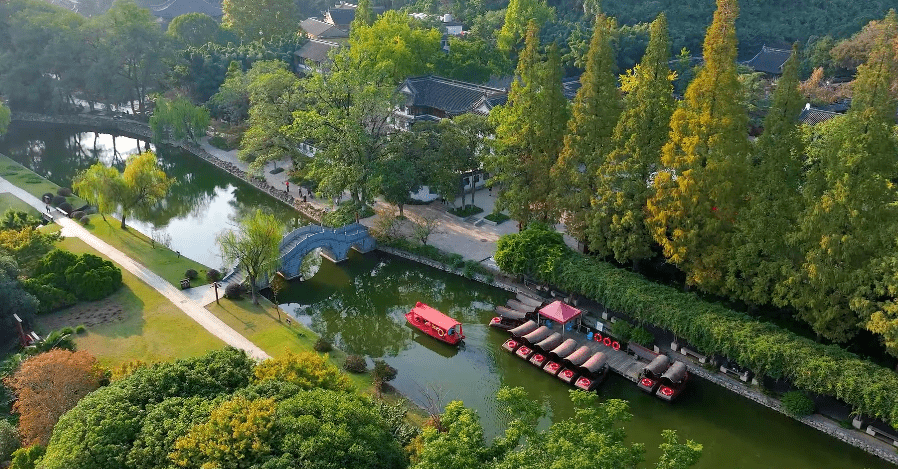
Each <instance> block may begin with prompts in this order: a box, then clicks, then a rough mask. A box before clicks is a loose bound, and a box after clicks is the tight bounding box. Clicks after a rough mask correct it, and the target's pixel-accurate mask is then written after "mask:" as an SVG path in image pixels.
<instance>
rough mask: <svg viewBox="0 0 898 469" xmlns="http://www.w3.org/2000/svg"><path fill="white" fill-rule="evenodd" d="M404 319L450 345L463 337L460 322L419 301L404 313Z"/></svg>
mask: <svg viewBox="0 0 898 469" xmlns="http://www.w3.org/2000/svg"><path fill="white" fill-rule="evenodd" d="M405 319H406V320H408V323H409V324H411V325H412V326H415V327H416V328H418V329H419V330H420V331H421V332H423V333H425V334H427V335H429V336H431V337H433V338H434V339H437V340H440V341H443V342H446V343H447V344H450V345H458V344H459V343H461V341H462V339H464V338H465V334H464V332H463V331H462V328H461V323H460V322H458V321H456V320H455V319H452V318H450V317H449V316H446V315H445V314H443V313H441V312H439V311H437V310H436V309H434V308H431V307H430V306H427V305H426V304H424V303H421V302H420V301H419V302H418V303H416V304H415V307H414V308H412V310H411V311H409V312H408V313H405Z"/></svg>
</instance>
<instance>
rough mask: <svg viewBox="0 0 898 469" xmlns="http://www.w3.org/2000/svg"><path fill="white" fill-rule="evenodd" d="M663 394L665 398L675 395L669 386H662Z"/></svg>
mask: <svg viewBox="0 0 898 469" xmlns="http://www.w3.org/2000/svg"><path fill="white" fill-rule="evenodd" d="M661 394H664V395H665V396H667V397H670V396H672V395H673V389H670V388H669V387H667V386H662V387H661Z"/></svg>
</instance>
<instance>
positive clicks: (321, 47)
mask: <svg viewBox="0 0 898 469" xmlns="http://www.w3.org/2000/svg"><path fill="white" fill-rule="evenodd" d="M339 47H340V44H338V43H336V42H332V41H325V40H322V39H309V42H307V43H305V44H303V45H302V47H300V48H299V50H298V51H296V52H295V53H294V55H296V58H297V60H296V62H297V65H296V69H297V70H296V71H297V72H303V73H310V72H312V71H314V70H321V69H322V68H327V64H328V62H329V61H330V56H329V55H328V54H329V53H330V51H332V50H334V49H337V48H339Z"/></svg>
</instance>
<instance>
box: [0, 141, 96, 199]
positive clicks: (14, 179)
mask: <svg viewBox="0 0 898 469" xmlns="http://www.w3.org/2000/svg"><path fill="white" fill-rule="evenodd" d="M0 176H2V177H3V179H6V180H7V181H9V182H10V183H12V184H13V185H14V186H16V187H18V188H20V189H22V190H24V191H25V192H28V193H29V194H31V195H33V196H35V197H37V198H38V199H40V198H41V196H42V195H44V194H46V193H47V192H51V193H53V194H56V191H57V190H59V186H57V185H56V184H54V183H52V182H50V181H49V180H47V179H44V178H43V177H41V176H38V175H37V173H35V172H34V171H32V170H30V169H28V168H26V167H24V166H22V165H20V164H19V163H16V162H15V161H13V160H12V159H11V158H9V157H8V156H6V155H2V154H0ZM66 200H67V201H68V202H69V203H70V204H72V207H75V208H78V207H83V206H84V205H86V204H87V202H85V201H84V200H83V199H81V198H79V197H75V196H71V197H66Z"/></svg>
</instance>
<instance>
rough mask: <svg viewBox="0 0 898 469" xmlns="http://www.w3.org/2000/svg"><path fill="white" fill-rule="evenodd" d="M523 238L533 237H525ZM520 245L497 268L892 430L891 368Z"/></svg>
mask: <svg viewBox="0 0 898 469" xmlns="http://www.w3.org/2000/svg"><path fill="white" fill-rule="evenodd" d="M527 231H529V229H528V230H525V231H524V233H526V232H527ZM523 238H530V239H538V238H539V237H537V236H532V234H531V236H524V237H523ZM503 241H505V242H503ZM520 241H522V237H521V235H519V234H512V235H505V236H503V237H502V239H500V240H499V251H502V250H503V249H505V250H506V251H508V252H505V253H500V252H499V251H497V253H496V261H497V263H498V264H499V267H500V268H502V270H505V271H509V272H512V273H513V274H520V273H528V274H532V275H534V276H536V277H537V278H539V279H540V280H542V281H544V282H548V283H551V284H554V285H556V286H557V287H558V288H560V289H562V290H565V291H569V292H572V293H577V294H580V295H583V296H585V297H588V298H592V299H594V300H595V301H598V302H599V303H601V304H603V305H604V306H605V307H607V308H609V309H611V310H614V311H619V312H621V313H623V314H626V315H628V316H630V317H633V318H635V319H637V320H639V321H641V322H646V323H650V324H654V325H656V326H658V327H661V328H664V329H667V330H669V331H671V332H673V333H674V334H676V335H677V336H678V337H682V338H683V339H685V340H687V341H688V342H689V343H690V344H692V345H694V346H695V347H696V348H697V349H698V350H700V351H701V352H702V353H705V354H718V355H721V356H724V357H727V358H728V359H729V360H731V361H734V362H736V363H738V364H739V365H740V366H742V367H746V368H749V369H751V370H752V371H754V372H755V373H757V374H760V375H767V376H771V377H773V378H785V379H787V380H789V381H790V382H791V383H792V384H793V385H795V386H796V387H798V388H800V389H802V390H804V391H807V392H808V393H811V394H822V395H827V396H834V397H836V398H838V399H840V400H842V401H844V402H846V403H847V404H848V405H850V406H852V407H853V409H854V412H857V413H860V414H864V415H868V416H872V417H876V418H880V419H883V420H885V421H889V422H891V423H892V425H893V426H895V427H896V428H898V393H896V392H895V390H896V389H898V374H896V373H895V372H893V371H892V370H889V369H886V368H883V367H881V366H879V365H876V364H874V363H872V362H870V361H867V360H863V359H861V358H859V357H858V356H857V355H855V354H853V353H850V352H847V351H845V350H844V349H842V348H841V347H839V346H836V345H822V344H818V343H816V342H814V341H812V340H810V339H807V338H805V337H801V336H799V335H797V334H794V333H792V332H790V331H787V330H785V329H782V328H780V327H778V326H775V325H773V324H770V323H766V322H761V321H758V320H757V319H754V318H752V317H750V316H748V315H745V314H743V313H739V312H737V311H733V310H732V309H729V308H727V307H725V306H723V305H721V304H719V303H712V302H708V301H705V300H703V299H701V298H699V297H698V296H697V295H696V294H695V293H688V292H683V291H681V290H678V289H676V288H673V287H669V286H666V285H661V284H657V283H655V282H652V281H650V280H647V279H645V278H644V277H642V276H641V275H639V274H635V273H633V272H630V271H626V270H623V269H620V268H617V267H615V266H613V265H611V264H608V263H606V262H602V261H600V260H598V259H594V258H590V257H587V256H585V255H582V254H578V253H574V252H572V251H570V250H568V252H567V253H566V254H565V255H563V256H560V257H554V256H553V254H554V253H555V252H554V249H545V248H541V247H539V246H531V245H530V244H532V243H527V242H520ZM538 253H546V254H547V255H548V257H549V258H548V259H545V258H542V259H536V258H534V257H535V256H537V254H538ZM521 257H524V258H527V257H529V259H528V260H529V261H530V262H529V265H530V266H533V267H537V269H538V270H541V271H542V273H541V272H514V271H513V267H514V265H513V264H510V265H508V266H506V265H503V264H504V263H503V262H501V261H500V259H509V260H515V259H520V258H521ZM506 267H512V269H506ZM549 267H551V268H549Z"/></svg>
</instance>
